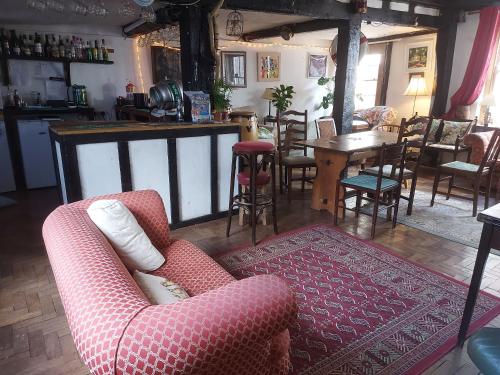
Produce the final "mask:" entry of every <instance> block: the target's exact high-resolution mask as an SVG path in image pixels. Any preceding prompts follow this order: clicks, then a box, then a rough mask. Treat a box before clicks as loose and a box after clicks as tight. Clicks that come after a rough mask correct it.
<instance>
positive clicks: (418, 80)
mask: <svg viewBox="0 0 500 375" xmlns="http://www.w3.org/2000/svg"><path fill="white" fill-rule="evenodd" d="M403 95H405V96H413V111H412V116H413V114H414V113H415V102H416V101H417V96H423V95H429V93H428V92H427V85H426V84H425V78H424V76H421V75H414V76H412V77H411V78H410V83H408V87H407V88H406V91H405V92H404V94H403ZM415 115H416V114H415Z"/></svg>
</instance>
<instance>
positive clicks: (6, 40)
mask: <svg viewBox="0 0 500 375" xmlns="http://www.w3.org/2000/svg"><path fill="white" fill-rule="evenodd" d="M2 52H3V54H4V55H5V56H9V55H10V43H9V38H8V37H7V35H5V30H4V29H2Z"/></svg>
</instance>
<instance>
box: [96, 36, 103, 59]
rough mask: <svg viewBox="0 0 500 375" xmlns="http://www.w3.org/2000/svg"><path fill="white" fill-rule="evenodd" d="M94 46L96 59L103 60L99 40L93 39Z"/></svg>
mask: <svg viewBox="0 0 500 375" xmlns="http://www.w3.org/2000/svg"><path fill="white" fill-rule="evenodd" d="M95 47H96V48H97V60H99V61H103V60H104V56H103V55H102V46H101V45H99V42H98V41H97V40H96V41H95Z"/></svg>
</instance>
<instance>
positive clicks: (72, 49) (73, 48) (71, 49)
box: [69, 37, 76, 60]
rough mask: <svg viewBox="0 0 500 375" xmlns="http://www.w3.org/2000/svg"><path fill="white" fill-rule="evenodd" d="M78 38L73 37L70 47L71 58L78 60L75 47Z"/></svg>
mask: <svg viewBox="0 0 500 375" xmlns="http://www.w3.org/2000/svg"><path fill="white" fill-rule="evenodd" d="M75 43H76V39H75V37H73V40H72V41H71V42H70V47H69V57H70V59H71V60H76V47H75Z"/></svg>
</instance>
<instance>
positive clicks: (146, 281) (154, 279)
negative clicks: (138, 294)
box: [133, 270, 189, 305]
mask: <svg viewBox="0 0 500 375" xmlns="http://www.w3.org/2000/svg"><path fill="white" fill-rule="evenodd" d="M133 277H134V280H135V282H136V283H137V285H139V288H141V290H142V291H143V292H144V294H145V295H146V297H148V299H149V301H150V302H151V303H153V304H155V305H168V304H170V303H176V302H178V301H181V300H183V299H186V298H189V295H188V294H187V293H186V291H185V290H184V289H182V288H181V287H180V286H179V285H177V284H176V283H174V282H172V281H169V280H167V279H165V278H164V277H161V276H155V275H149V274H147V273H144V272H141V271H137V270H135V272H134V275H133Z"/></svg>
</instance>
